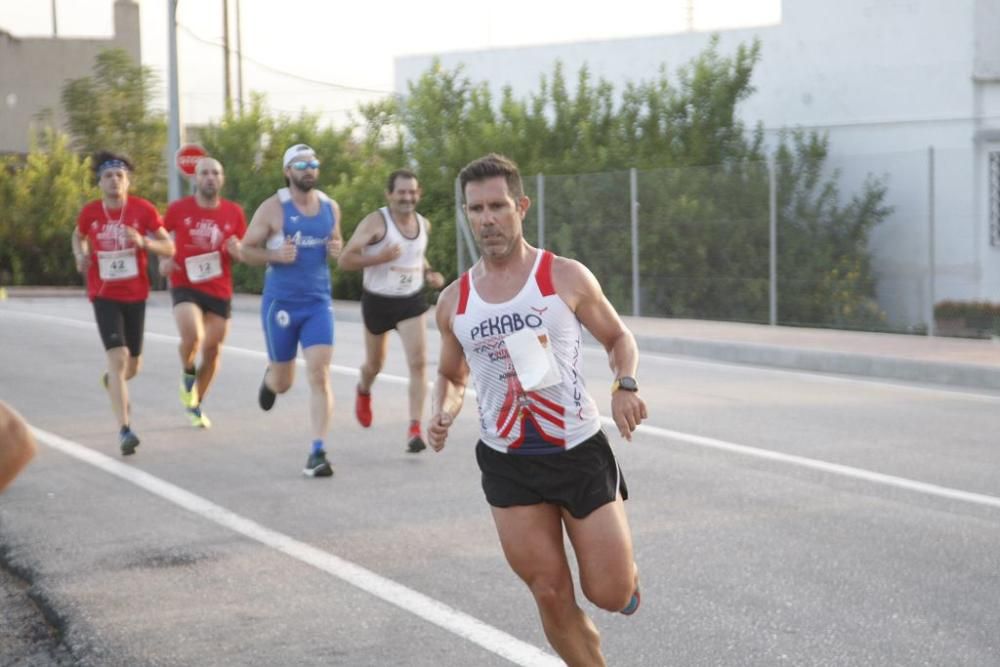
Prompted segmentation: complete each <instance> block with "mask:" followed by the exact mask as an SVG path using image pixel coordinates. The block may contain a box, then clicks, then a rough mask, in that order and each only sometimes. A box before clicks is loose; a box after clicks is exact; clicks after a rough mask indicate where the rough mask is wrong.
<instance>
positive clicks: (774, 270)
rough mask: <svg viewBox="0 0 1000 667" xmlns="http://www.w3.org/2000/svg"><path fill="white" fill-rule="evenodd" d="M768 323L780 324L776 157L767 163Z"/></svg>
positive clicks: (772, 157) (772, 324)
mask: <svg viewBox="0 0 1000 667" xmlns="http://www.w3.org/2000/svg"><path fill="white" fill-rule="evenodd" d="M767 209H768V218H769V220H768V230H769V231H768V234H769V239H768V266H769V273H768V285H769V287H768V292H769V295H768V322H770V323H771V326H772V327H773V326H776V325H777V324H778V178H777V168H776V165H775V160H774V156H773V155H772V156H771V157H770V158H769V159H768V161H767Z"/></svg>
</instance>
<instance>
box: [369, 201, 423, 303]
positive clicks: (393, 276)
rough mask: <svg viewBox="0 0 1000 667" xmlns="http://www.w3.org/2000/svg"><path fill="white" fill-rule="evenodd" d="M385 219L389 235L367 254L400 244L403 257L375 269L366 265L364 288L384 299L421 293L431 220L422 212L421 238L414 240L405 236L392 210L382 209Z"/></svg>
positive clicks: (420, 219)
mask: <svg viewBox="0 0 1000 667" xmlns="http://www.w3.org/2000/svg"><path fill="white" fill-rule="evenodd" d="M378 212H379V213H381V214H382V218H383V219H384V220H385V234H384V235H383V236H382V238H381V239H379V240H378V241H377V242H375V243H372V244H371V245H366V246H365V247H364V249H363V250H362V254H364V255H368V256H371V255H377V254H378V253H380V252H382V250H383V248H385V247H386V246H392V245H399V247H400V248H402V250H403V252H402V254H401V255H400V256H399V257H397V258H396V259H394V260H392V261H391V262H383V263H382V264H375V265H374V266H366V267H365V269H364V277H363V279H362V285H363V286H364V288H365V290H366V291H368V292H373V293H375V294H381V295H382V296H410V295H412V294H416V293H417V292H419V291H420V290H421V289H422V288H423V286H424V252H425V251H426V250H427V219H426V218H424V216H422V215H420V214H419V213H417V214H416V216H417V224H418V227H417V235H416V236H415V237H414V238H412V239H411V238H409V237H406V236H403V233H402V232H401V231H399V228H398V227H397V226H396V222H395V220H393V219H392V214H391V213H389V207H387V206H383V207H382V208H380V209H379V210H378Z"/></svg>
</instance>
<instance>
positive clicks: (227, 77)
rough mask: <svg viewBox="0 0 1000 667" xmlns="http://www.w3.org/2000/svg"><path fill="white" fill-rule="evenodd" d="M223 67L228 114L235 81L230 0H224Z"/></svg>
mask: <svg viewBox="0 0 1000 667" xmlns="http://www.w3.org/2000/svg"><path fill="white" fill-rule="evenodd" d="M222 69H223V72H224V81H225V92H224V93H223V94H224V95H225V99H224V104H225V107H224V108H225V110H226V115H229V114H231V113H232V112H233V81H232V76H231V74H230V70H231V69H232V68H230V67H229V0H222Z"/></svg>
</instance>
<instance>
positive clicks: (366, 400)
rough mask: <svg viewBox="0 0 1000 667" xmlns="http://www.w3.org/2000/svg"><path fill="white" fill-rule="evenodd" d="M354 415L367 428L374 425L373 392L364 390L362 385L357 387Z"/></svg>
mask: <svg viewBox="0 0 1000 667" xmlns="http://www.w3.org/2000/svg"><path fill="white" fill-rule="evenodd" d="M354 416H355V417H357V418H358V423H359V424H361V425H362V426H364V427H365V428H368V427H369V426H371V425H372V395H371V392H369V393H367V394H366V393H364V392H362V391H361V388H360V387H358V388H357V396H356V397H355V399H354Z"/></svg>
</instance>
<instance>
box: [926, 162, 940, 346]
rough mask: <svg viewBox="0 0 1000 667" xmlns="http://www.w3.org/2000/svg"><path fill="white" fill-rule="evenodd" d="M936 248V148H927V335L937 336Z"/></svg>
mask: <svg viewBox="0 0 1000 667" xmlns="http://www.w3.org/2000/svg"><path fill="white" fill-rule="evenodd" d="M936 269H937V258H936V257H935V248H934V147H933V146H928V147H927V314H926V315H925V317H926V318H927V335H928V336H933V335H935V333H936V332H935V330H934V329H935V327H934V293H935V292H936V291H937V285H936V284H935V283H936V282H937V275H936Z"/></svg>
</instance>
